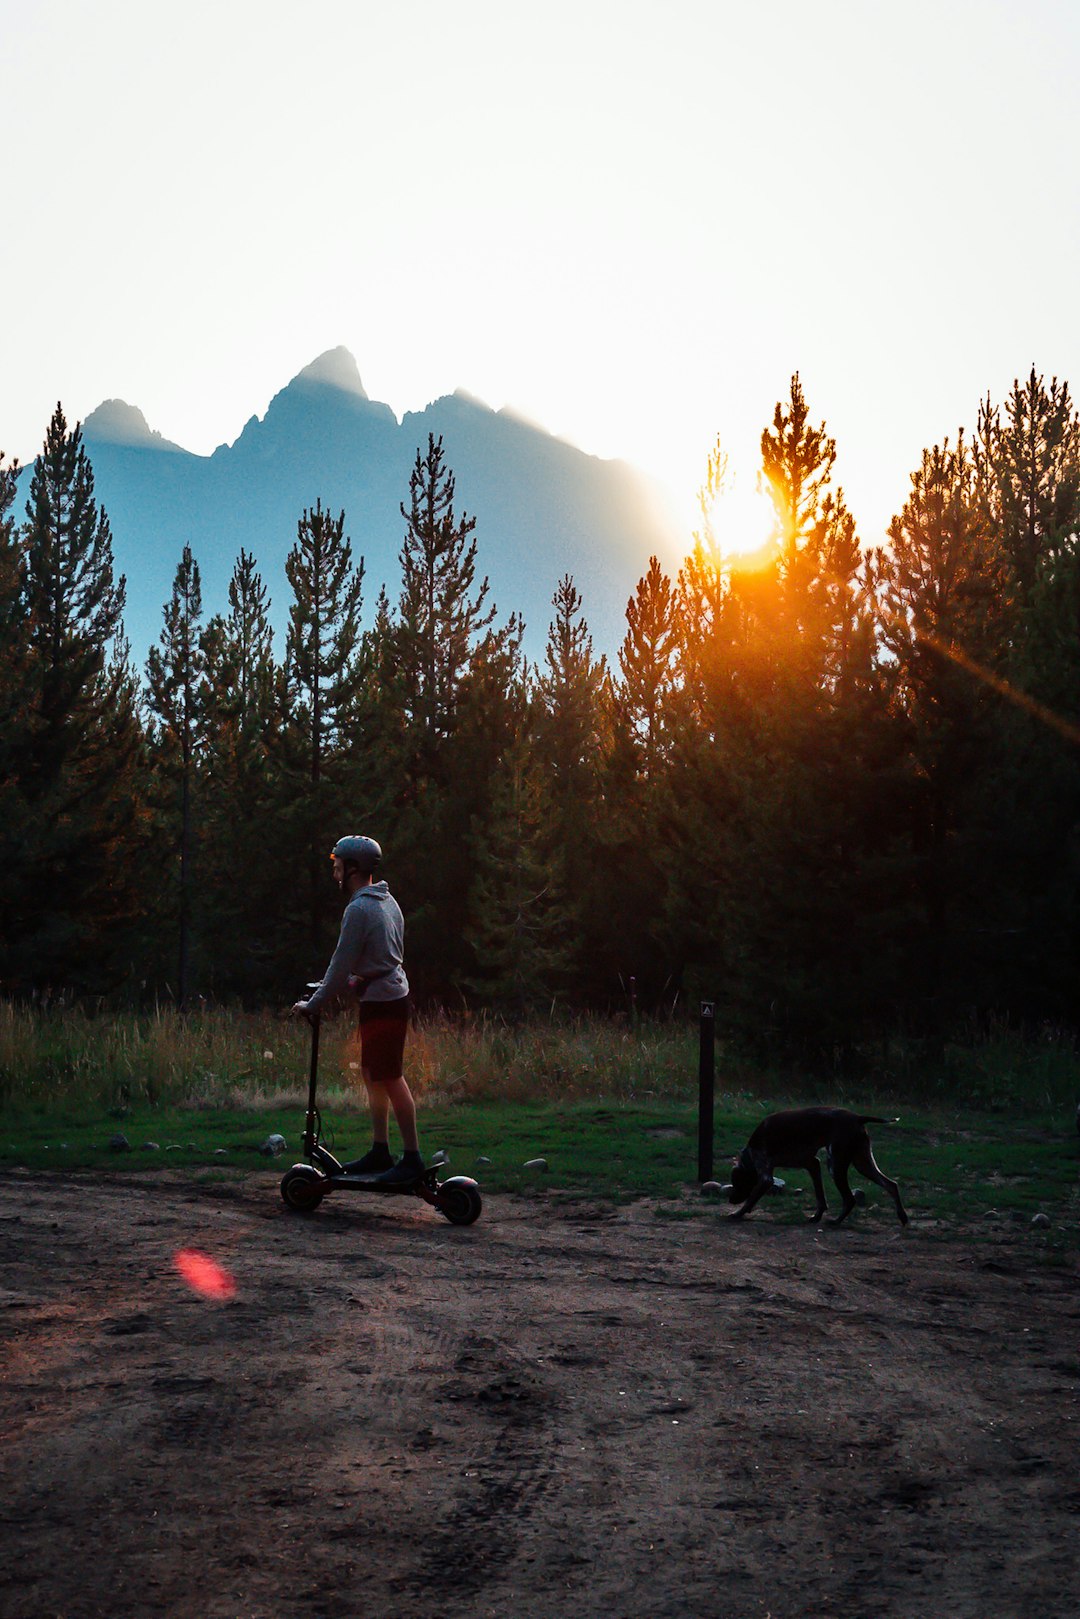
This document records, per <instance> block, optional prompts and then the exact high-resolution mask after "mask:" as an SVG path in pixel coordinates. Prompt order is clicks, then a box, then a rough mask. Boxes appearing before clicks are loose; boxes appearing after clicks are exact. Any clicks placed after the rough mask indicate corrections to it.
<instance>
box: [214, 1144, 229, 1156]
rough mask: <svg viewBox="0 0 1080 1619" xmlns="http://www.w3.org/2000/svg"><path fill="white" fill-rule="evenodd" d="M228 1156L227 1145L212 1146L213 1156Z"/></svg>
mask: <svg viewBox="0 0 1080 1619" xmlns="http://www.w3.org/2000/svg"><path fill="white" fill-rule="evenodd" d="M228 1156H229V1149H228V1147H215V1148H214V1157H215V1158H227V1157H228Z"/></svg>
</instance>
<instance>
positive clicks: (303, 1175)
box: [281, 1164, 326, 1214]
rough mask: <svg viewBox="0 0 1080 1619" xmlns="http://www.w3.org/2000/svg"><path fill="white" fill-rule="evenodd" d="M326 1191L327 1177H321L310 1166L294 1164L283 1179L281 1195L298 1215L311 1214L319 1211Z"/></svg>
mask: <svg viewBox="0 0 1080 1619" xmlns="http://www.w3.org/2000/svg"><path fill="white" fill-rule="evenodd" d="M325 1191H326V1176H325V1175H320V1174H319V1171H318V1170H317V1169H312V1168H311V1166H310V1164H294V1165H293V1166H292V1168H291V1169H287V1170H286V1171H285V1173H284V1175H283V1176H282V1177H281V1195H282V1197H283V1198H284V1199H285V1202H286V1204H287V1205H288V1207H289V1208H290V1209H293V1210H295V1212H296V1213H297V1214H310V1212H311V1210H312V1209H317V1208H318V1206H319V1204H320V1203H321V1202H322V1200H323V1194H324V1193H325Z"/></svg>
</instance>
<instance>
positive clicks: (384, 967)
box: [308, 882, 409, 1012]
mask: <svg viewBox="0 0 1080 1619" xmlns="http://www.w3.org/2000/svg"><path fill="white" fill-rule="evenodd" d="M404 953H405V919H404V917H403V916H402V914H401V907H400V906H399V905H398V902H397V900H396V899H395V898H394V896H393V894H391V892H390V890H389V888H388V887H387V886H386V883H385V882H378V883H371V884H369V885H368V887H367V888H359V889H357V891H356V893H355V894H354V895H353V897H352V899H351V900H350V901H349V903H348V904H347V905H346V907H345V914H344V916H343V917H342V918H341V933H340V934H339V935H338V942H337V949H336V950H335V951H334V954H333V956H332V957H331V958H330V965H329V967H327V969H326V972H325V974H324V976H323V981H322V983H321V984H320V985H319V987H318V989H317V990H316V991H315V993H314V994H313V995H312V996H311V998H310V999H309V1001H308V1009H309V1011H312V1012H323V1011H326V1012H329V1011H332V1010H333V1009H334V1008H335V1007H336V1006H339V1005H340V1004H341V1002H342V1001H343V1000H345V999H346V998H349V999H357V1000H361V1001H400V1000H401V999H402V998H403V997H404V996H406V995H407V994H408V993H409V980H408V979H407V978H406V976H405V969H404V967H403V966H402V958H403V956H404ZM350 979H359V981H360V982H359V984H350V982H349V980H350Z"/></svg>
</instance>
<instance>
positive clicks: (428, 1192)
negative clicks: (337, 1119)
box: [281, 984, 483, 1225]
mask: <svg viewBox="0 0 1080 1619" xmlns="http://www.w3.org/2000/svg"><path fill="white" fill-rule="evenodd" d="M307 987H308V993H309V994H310V993H311V992H312V991H313V990H315V989H317V988H318V985H317V984H309V985H308V986H307ZM308 1021H309V1022H310V1024H311V1067H310V1071H309V1076H308V1104H307V1117H306V1120H305V1124H304V1147H303V1151H304V1157H305V1158H306V1159H307V1163H306V1164H293V1166H292V1168H291V1169H287V1170H286V1171H285V1174H284V1175H283V1176H282V1178H281V1195H282V1197H283V1198H284V1199H285V1202H286V1204H287V1205H288V1207H289V1208H290V1209H294V1210H295V1211H296V1212H297V1213H300V1214H310V1213H311V1211H312V1210H313V1209H317V1208H318V1206H319V1204H320V1203H321V1202H322V1200H323V1198H324V1197H326V1196H327V1195H328V1194H329V1193H330V1192H337V1191H341V1192H374V1193H375V1195H376V1196H378V1197H394V1196H401V1195H404V1196H406V1197H419V1198H422V1199H423V1201H424V1202H425V1203H430V1204H431V1206H432V1207H433V1208H436V1209H438V1211H439V1213H440V1214H443V1215H445V1216H446V1218H447V1219H448V1220H449V1221H450V1223H451V1225H472V1223H473V1221H474V1220H476V1219H477V1218H478V1217H479V1214H480V1210H481V1208H482V1207H483V1204H482V1202H481V1198H480V1188H479V1186H477V1184H476V1182H475V1181H474V1180H473V1179H472V1178H471V1176H469V1175H451V1176H450V1177H449V1178H448V1179H447V1180H443V1181H441V1180H440V1179H439V1170H440V1169H441V1168H443V1167H444V1163H445V1159H444V1158H443V1157H442V1155H441V1154H440V1155H438V1156H437V1157H436V1158H435V1159H434V1160H433V1161H432V1163H430V1164H429V1165H428V1166H427V1168H426V1169H424V1170H422V1171H421V1173H420V1175H419V1176H418V1177H417V1179H416V1180H415V1181H405V1182H403V1183H402V1184H401V1185H398V1186H380V1185H379V1177H378V1175H377V1174H375V1175H357V1174H355V1173H353V1172H352V1171H350V1169H349V1167H348V1165H346V1164H341V1163H339V1162H338V1160H337V1159H336V1158H335V1157H334V1155H333V1153H332V1152H331V1151H330V1150H329V1148H328V1147H324V1146H323V1144H322V1115H321V1114H320V1112H319V1109H318V1106H317V1104H316V1101H315V1093H316V1090H317V1088H318V1083H319V1019H318V1016H315V1017H313V1018H310V1019H309V1020H308Z"/></svg>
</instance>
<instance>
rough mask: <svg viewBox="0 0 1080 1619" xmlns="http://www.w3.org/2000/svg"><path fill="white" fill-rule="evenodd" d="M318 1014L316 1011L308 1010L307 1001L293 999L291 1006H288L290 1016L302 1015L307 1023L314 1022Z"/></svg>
mask: <svg viewBox="0 0 1080 1619" xmlns="http://www.w3.org/2000/svg"><path fill="white" fill-rule="evenodd" d="M318 1015H319V1014H318V1012H310V1011H309V1010H308V1003H307V1001H294V1002H293V1004H292V1006H290V1008H289V1016H290V1017H302V1018H304V1019H306V1021H307V1022H308V1023H314V1022H315V1020H316V1019H317V1017H318Z"/></svg>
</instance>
